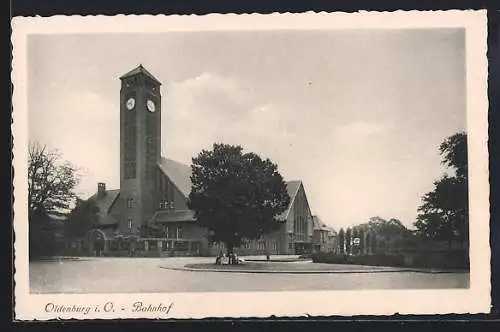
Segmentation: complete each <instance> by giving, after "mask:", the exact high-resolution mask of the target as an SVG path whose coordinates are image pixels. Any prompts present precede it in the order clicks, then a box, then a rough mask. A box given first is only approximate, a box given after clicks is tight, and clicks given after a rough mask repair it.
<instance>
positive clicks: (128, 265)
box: [29, 257, 469, 293]
mask: <svg viewBox="0 0 500 332" xmlns="http://www.w3.org/2000/svg"><path fill="white" fill-rule="evenodd" d="M213 262H214V258H200V257H171V258H104V257H103V258H101V257H99V258H95V257H91V258H80V259H63V260H48V261H37V262H32V263H30V271H29V273H30V289H31V292H33V293H151V292H241V291H293V290H358V289H426V288H427V289H438V288H467V287H468V286H469V274H468V273H459V272H454V273H430V271H426V272H415V271H409V270H404V269H396V268H383V267H381V268H370V267H366V266H354V265H336V264H316V263H312V262H288V263H283V262H281V263H278V262H273V263H271V264H273V266H275V267H277V268H273V269H274V270H276V269H278V270H279V269H281V272H282V273H245V271H239V272H238V273H227V272H224V271H221V272H214V271H210V270H209V271H203V270H197V271H194V270H192V267H205V266H209V264H211V263H213ZM256 264H261V265H262V264H269V263H264V262H262V263H258V262H248V265H247V266H255V265H256ZM186 267H188V268H186ZM189 267H191V269H190V268H189ZM239 268H240V269H242V267H239ZM291 270H294V271H303V272H304V271H312V270H317V271H318V272H321V271H323V273H286V272H287V271H288V272H289V271H291ZM327 270H328V271H329V272H331V273H324V272H325V271H327ZM277 272H279V271H277Z"/></svg>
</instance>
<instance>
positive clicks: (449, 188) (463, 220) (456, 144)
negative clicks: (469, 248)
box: [414, 132, 469, 247]
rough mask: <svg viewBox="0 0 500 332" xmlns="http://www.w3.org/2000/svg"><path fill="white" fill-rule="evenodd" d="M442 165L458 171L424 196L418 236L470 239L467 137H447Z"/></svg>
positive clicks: (461, 135)
mask: <svg viewBox="0 0 500 332" xmlns="http://www.w3.org/2000/svg"><path fill="white" fill-rule="evenodd" d="M439 152H440V155H441V156H442V161H441V162H442V164H444V165H446V166H448V167H450V168H451V169H453V170H454V171H455V174H454V175H453V176H450V175H448V174H445V175H443V176H442V177H441V178H440V179H439V180H437V181H435V182H434V189H433V191H431V192H428V193H426V194H425V195H424V196H423V197H422V205H421V206H420V207H419V208H418V212H419V214H418V217H417V221H416V222H415V224H414V225H415V227H416V228H417V231H418V234H419V235H422V236H425V237H429V238H434V239H447V240H448V243H449V245H450V247H451V242H452V240H453V239H458V240H460V241H461V242H463V241H465V240H467V239H468V233H469V226H468V201H469V190H468V174H467V170H468V167H467V134H466V133H464V132H460V133H457V134H455V135H453V136H450V137H448V138H446V139H445V140H444V141H443V143H441V145H440V146H439Z"/></svg>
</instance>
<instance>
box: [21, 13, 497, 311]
mask: <svg viewBox="0 0 500 332" xmlns="http://www.w3.org/2000/svg"><path fill="white" fill-rule="evenodd" d="M307 22H310V23H307ZM412 22H414V23H412ZM485 22H486V21H485V14H484V12H481V11H479V12H474V11H469V12H465V11H464V12H460V11H453V12H449V13H447V12H441V13H437V12H436V13H432V12H428V13H425V12H422V13H419V12H411V13H410V12H408V13H404V12H399V13H383V14H382V13H358V14H344V15H342V14H341V13H339V15H338V16H337V15H335V14H288V15H285V14H273V15H253V16H252V15H247V16H244V15H243V16H241V17H239V16H238V15H233V16H229V17H228V16H227V15H214V16H211V15H208V16H205V17H196V16H191V17H167V16H165V17H161V16H158V17H153V16H150V17H149V16H143V17H141V16H138V17H127V16H122V17H120V18H113V17H86V18H83V17H71V16H69V17H66V18H59V19H58V18H26V19H25V20H23V19H22V18H21V19H19V20H18V21H17V22H14V23H13V38H14V60H13V61H14V62H13V63H14V71H13V81H14V82H13V84H14V106H13V107H14V122H13V133H14V163H13V166H14V168H15V179H14V187H15V192H14V195H15V205H14V206H15V217H14V227H15V232H16V243H15V248H16V252H15V255H16V284H17V285H16V288H17V290H16V298H17V299H18V300H17V301H16V302H17V306H18V307H19V308H18V309H16V313H18V315H21V316H23V317H26V319H50V318H78V319H86V318H117V317H119V318H128V317H141V318H165V319H167V318H171V317H213V316H223V317H226V316H239V317H241V316H245V315H247V316H249V317H256V316H270V315H276V314H278V315H302V314H310V313H316V314H329V315H334V314H351V315H352V314H370V313H371V314H377V313H381V314H387V313H389V314H392V313H394V312H405V311H407V312H409V313H420V312H419V311H420V310H421V311H422V312H424V313H437V312H438V311H439V310H443V311H444V312H446V313H449V312H458V311H459V310H463V311H464V312H474V311H476V312H481V310H486V311H487V310H489V284H488V283H489V257H490V256H489V244H488V238H489V228H488V225H489V214H488V213H489V212H488V209H489V206H488V195H489V193H488V168H487V162H488V153H487V145H486V144H487V100H486V46H485V35H486V32H485ZM427 23H428V24H427ZM16 38H17V40H16ZM16 42H17V43H16ZM485 282H486V284H485ZM457 299H460V301H457ZM440 301H441V302H440ZM256 302H257V303H262V305H259V306H258V307H259V308H258V309H257V308H256ZM417 302H420V304H419V303H417ZM311 303H313V304H314V306H310V305H311ZM342 304H344V305H342ZM268 306H269V308H267V307H268ZM249 308H251V309H249ZM461 308H462V309H461ZM252 310H253V311H252ZM429 310H430V312H429ZM20 318H21V319H22V317H20Z"/></svg>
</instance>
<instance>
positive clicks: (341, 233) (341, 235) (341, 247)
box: [339, 228, 345, 254]
mask: <svg viewBox="0 0 500 332" xmlns="http://www.w3.org/2000/svg"><path fill="white" fill-rule="evenodd" d="M339 251H340V254H344V253H345V232H344V229H343V228H341V229H340V230H339Z"/></svg>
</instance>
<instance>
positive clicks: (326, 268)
mask: <svg viewBox="0 0 500 332" xmlns="http://www.w3.org/2000/svg"><path fill="white" fill-rule="evenodd" d="M160 267H161V268H163V269H167V270H174V271H189V272H221V273H275V274H328V273H330V274H336V273H390V272H392V273H394V272H408V273H409V272H419V273H456V272H457V271H444V270H428V269H427V270H425V269H409V268H398V267H385V266H363V265H343V264H317V263H314V264H313V263H309V264H308V263H283V262H265V263H264V262H261V263H259V262H245V263H244V264H238V265H219V264H213V263H205V264H186V265H184V266H183V267H178V266H168V265H166V264H165V265H160Z"/></svg>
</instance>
